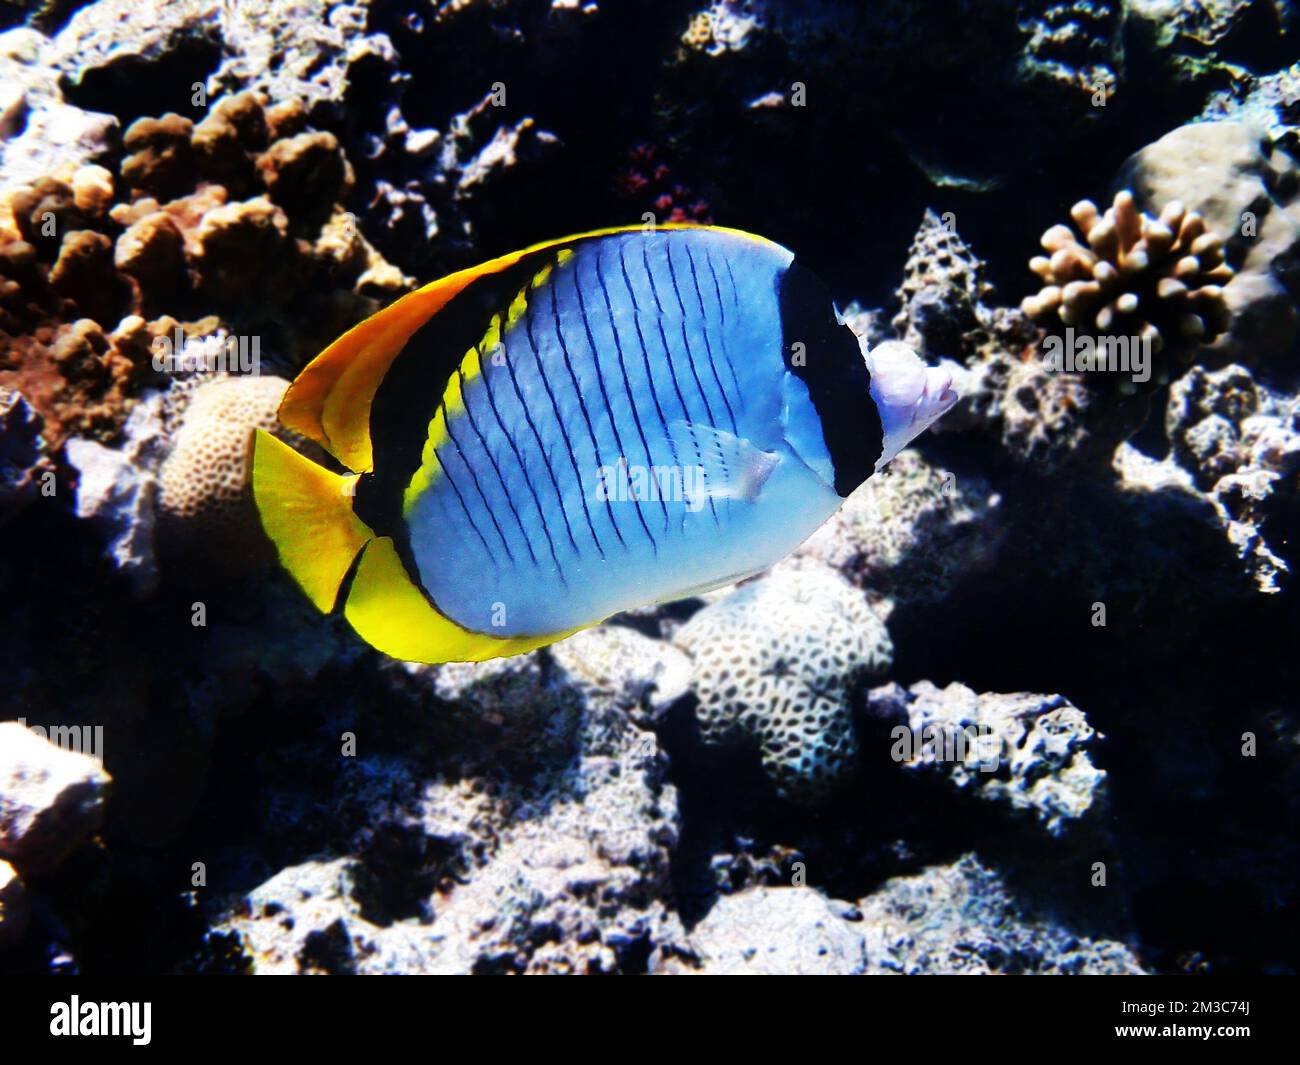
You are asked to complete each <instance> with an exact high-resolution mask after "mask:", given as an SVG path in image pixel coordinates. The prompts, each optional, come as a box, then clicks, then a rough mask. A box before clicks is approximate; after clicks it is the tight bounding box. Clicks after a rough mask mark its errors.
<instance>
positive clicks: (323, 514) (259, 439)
mask: <svg viewBox="0 0 1300 1065" xmlns="http://www.w3.org/2000/svg"><path fill="white" fill-rule="evenodd" d="M252 448H253V461H252V482H253V499H254V501H255V502H256V503H257V511H258V513H259V514H260V515H261V517H262V527H263V528H264V529H265V530H266V534H267V536H269V537H270V538H271V542H272V543H273V544H275V549H276V551H277V552H278V553H279V555H280V562H281V563H282V564H283V566H284V568H285V569H287V570H288V571H289V573H290V574H291V575H292V577H293V579H294V580H295V581H297V582H298V584H299V586H300V587H301V588H302V590H303V591H304V592H306V593H307V597H308V598H309V599H310V600H311V601H312V602H313V603H314V604H315V605H316V607H317V609H319V610H322V611H325V612H327V613H328V612H329V611H331V610H333V609H334V604H335V600H336V599H337V598H338V594H339V587H340V585H342V583H343V578H344V577H346V576H347V573H348V570H349V569H351V568H352V563H353V561H354V560H355V559H356V557H357V554H358V553H359V552H360V551H361V549H362V548H363V547H365V545H366V543H367V542H368V541H370V540H372V539H373V538H374V535H375V534H374V532H373V531H372V530H371V529H370V527H369V526H368V525H366V523H365V522H363V521H362V520H361V519H360V518H358V517H357V516H356V514H354V513H353V512H352V492H353V490H354V489H355V486H356V482H357V478H356V477H347V476H343V475H341V474H337V473H331V472H330V471H329V470H327V469H325V468H324V467H323V466H320V465H317V464H316V463H315V462H312V461H311V460H310V459H308V458H304V457H303V456H302V455H300V454H298V452H296V451H294V449H293V448H291V447H290V446H289V445H288V444H286V443H284V442H283V441H280V440H277V439H276V438H275V437H274V436H272V435H271V434H270V433H267V432H263V431H262V430H261V429H258V430H257V431H256V432H255V433H254V434H253V444H252Z"/></svg>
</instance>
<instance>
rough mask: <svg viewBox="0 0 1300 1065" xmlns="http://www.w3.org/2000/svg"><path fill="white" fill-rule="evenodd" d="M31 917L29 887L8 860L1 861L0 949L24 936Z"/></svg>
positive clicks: (11, 944) (9, 945) (10, 945)
mask: <svg viewBox="0 0 1300 1065" xmlns="http://www.w3.org/2000/svg"><path fill="white" fill-rule="evenodd" d="M30 919H31V900H30V898H29V897H28V894H27V887H26V885H25V884H24V883H23V882H22V879H21V878H20V877H19V876H18V874H17V873H16V872H15V871H14V867H13V866H12V865H10V864H9V863H8V862H5V861H0V950H5V949H7V948H8V947H12V946H13V945H14V944H15V943H17V942H18V941H19V940H21V939H22V938H23V934H24V933H25V932H26V931H27V922H28V921H29V920H30Z"/></svg>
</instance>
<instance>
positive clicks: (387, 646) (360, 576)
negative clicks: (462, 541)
mask: <svg viewBox="0 0 1300 1065" xmlns="http://www.w3.org/2000/svg"><path fill="white" fill-rule="evenodd" d="M343 613H344V616H345V617H346V618H347V619H348V622H349V624H351V626H352V627H353V628H354V629H355V630H356V632H357V635H358V636H360V637H361V638H362V639H363V640H365V641H366V643H368V644H370V646H371V647H374V648H375V649H376V650H379V651H382V652H383V653H384V654H386V655H388V656H390V657H392V658H398V659H401V660H402V661H405V662H482V661H485V660H486V659H489V658H504V657H506V656H508V655H519V654H523V653H524V652H525V651H532V650H535V649H536V648H538V647H543V646H545V645H546V644H548V643H554V642H555V641H556V640H562V639H564V638H565V637H566V636H570V635H572V634H573V633H574V632H577V631H578V630H577V629H570V630H569V631H568V632H557V633H551V634H549V635H545V636H507V637H499V636H488V635H486V634H484V633H481V632H471V631H470V630H469V629H463V628H461V627H460V626H459V625H457V624H456V623H455V622H454V621H451V620H450V619H449V618H446V617H444V616H443V615H442V614H441V613H439V612H438V610H437V609H435V608H434V606H433V605H432V604H431V603H430V602H429V600H428V599H427V598H426V597H425V595H424V594H423V593H422V592H421V591H420V589H419V588H417V587H416V586H415V584H414V583H413V582H412V581H411V578H410V576H409V575H408V574H407V572H406V568H405V567H404V566H403V565H402V560H401V558H400V557H398V554H397V548H396V547H394V546H393V541H392V538H391V537H388V536H380V537H377V538H376V539H374V540H371V541H370V542H369V543H368V544H367V545H366V547H365V553H364V554H363V555H362V556H361V563H360V565H358V566H357V572H356V576H355V577H354V578H353V579H352V586H351V588H350V590H349V591H348V598H347V603H346V605H345V606H344V608H343ZM593 624H594V622H593ZM582 627H584V628H585V627H586V626H582Z"/></svg>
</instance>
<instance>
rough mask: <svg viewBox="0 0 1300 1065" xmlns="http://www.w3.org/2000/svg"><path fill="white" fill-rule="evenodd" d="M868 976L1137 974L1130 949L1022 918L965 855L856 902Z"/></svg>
mask: <svg viewBox="0 0 1300 1065" xmlns="http://www.w3.org/2000/svg"><path fill="white" fill-rule="evenodd" d="M858 912H859V914H860V920H861V922H862V928H863V932H864V935H865V938H866V944H867V957H868V959H869V965H868V968H867V971H868V972H869V973H901V974H904V975H917V974H922V973H932V974H944V973H952V974H979V973H1005V974H1028V973H1040V974H1044V973H1057V974H1062V975H1083V974H1095V975H1103V974H1139V973H1142V972H1143V971H1144V970H1143V968H1142V965H1141V964H1140V962H1139V961H1138V959H1137V958H1136V957H1135V956H1134V953H1133V951H1132V950H1131V949H1129V948H1128V947H1127V946H1125V945H1124V944H1122V943H1118V942H1115V941H1114V940H1109V939H1101V938H1095V937H1091V936H1085V935H1080V934H1078V933H1077V932H1075V931H1073V930H1071V929H1069V928H1067V927H1064V926H1062V925H1060V924H1058V923H1056V922H1054V921H1052V920H1050V919H1047V918H1044V917H1040V916H1037V915H1035V914H1033V913H1030V912H1027V910H1026V908H1025V907H1024V906H1023V905H1022V904H1021V903H1019V902H1017V901H1016V899H1015V898H1014V897H1013V896H1012V895H1011V893H1010V892H1009V891H1008V889H1007V886H1006V884H1005V883H1004V882H1003V879H1002V877H1001V876H1000V875H999V874H998V872H997V871H996V870H994V869H992V868H990V867H989V866H988V865H986V864H984V863H983V862H982V861H980V859H979V858H978V857H977V856H976V855H973V854H968V855H966V856H965V857H963V858H961V859H960V860H959V861H957V862H954V863H953V864H952V865H946V866H935V867H932V868H929V869H927V870H925V872H923V873H921V874H919V875H917V876H908V877H898V878H896V879H893V880H890V881H887V882H886V883H885V884H884V886H883V887H882V888H881V889H880V890H879V891H877V892H875V893H873V894H871V895H869V896H867V897H866V898H864V899H862V900H860V902H859V903H858Z"/></svg>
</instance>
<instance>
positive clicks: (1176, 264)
mask: <svg viewBox="0 0 1300 1065" xmlns="http://www.w3.org/2000/svg"><path fill="white" fill-rule="evenodd" d="M1070 216H1071V217H1072V218H1073V219H1074V222H1075V225H1077V226H1078V227H1079V230H1080V231H1081V232H1082V233H1083V237H1084V241H1085V242H1084V243H1081V242H1080V240H1079V238H1078V237H1077V236H1076V234H1075V232H1074V231H1073V230H1072V229H1071V228H1070V227H1069V226H1065V225H1056V226H1052V228H1051V229H1049V230H1047V232H1046V233H1044V234H1043V240H1042V243H1043V248H1044V250H1046V251H1047V252H1048V255H1039V256H1035V257H1034V258H1033V259H1031V260H1030V263H1029V268H1030V269H1031V270H1032V271H1033V272H1034V273H1035V274H1037V275H1038V276H1039V278H1041V279H1042V281H1043V288H1042V289H1041V290H1040V291H1039V292H1038V294H1037V295H1034V296H1028V297H1026V298H1025V300H1024V301H1023V302H1022V303H1021V309H1022V310H1023V311H1024V312H1025V313H1026V314H1028V315H1029V316H1030V317H1032V318H1035V319H1037V320H1039V321H1042V322H1050V323H1053V324H1059V325H1060V326H1066V327H1075V328H1077V329H1079V330H1080V331H1081V332H1084V333H1092V332H1093V331H1094V330H1095V331H1096V333H1098V334H1106V335H1111V336H1115V335H1123V336H1136V337H1142V338H1144V339H1145V340H1148V341H1149V342H1150V344H1151V347H1152V350H1153V351H1157V352H1158V351H1161V350H1163V349H1165V348H1187V347H1189V346H1194V345H1196V344H1198V343H1202V342H1208V341H1210V340H1213V339H1214V338H1215V337H1216V336H1218V335H1219V334H1220V333H1222V332H1224V331H1225V330H1226V329H1227V328H1228V325H1229V324H1230V319H1231V315H1230V313H1229V311H1228V308H1227V305H1226V304H1225V303H1224V300H1223V285H1224V284H1226V283H1227V282H1228V281H1229V280H1231V278H1232V268H1231V267H1230V266H1228V264H1227V263H1226V262H1224V258H1223V241H1222V239H1221V238H1220V237H1219V236H1218V235H1217V234H1215V233H1212V232H1210V231H1209V230H1208V229H1207V228H1206V225H1205V220H1204V219H1203V218H1202V217H1201V216H1200V215H1199V214H1197V213H1196V212H1194V211H1188V210H1187V209H1186V208H1185V207H1184V206H1183V205H1182V204H1181V203H1178V202H1174V203H1169V204H1167V205H1166V206H1165V208H1164V210H1162V211H1161V212H1160V217H1159V218H1158V219H1157V218H1152V217H1151V216H1150V215H1147V214H1144V213H1143V212H1141V211H1139V210H1138V208H1137V205H1136V204H1135V202H1134V200H1133V194H1132V193H1131V192H1129V191H1127V190H1124V191H1121V192H1119V193H1117V194H1116V196H1115V200H1114V203H1113V204H1112V206H1110V207H1108V208H1107V209H1106V211H1105V212H1104V213H1102V212H1101V211H1099V210H1098V209H1097V207H1096V205H1095V204H1093V203H1092V202H1091V201H1090V200H1081V201H1079V202H1078V203H1076V204H1075V205H1074V207H1072V208H1071V209H1070Z"/></svg>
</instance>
